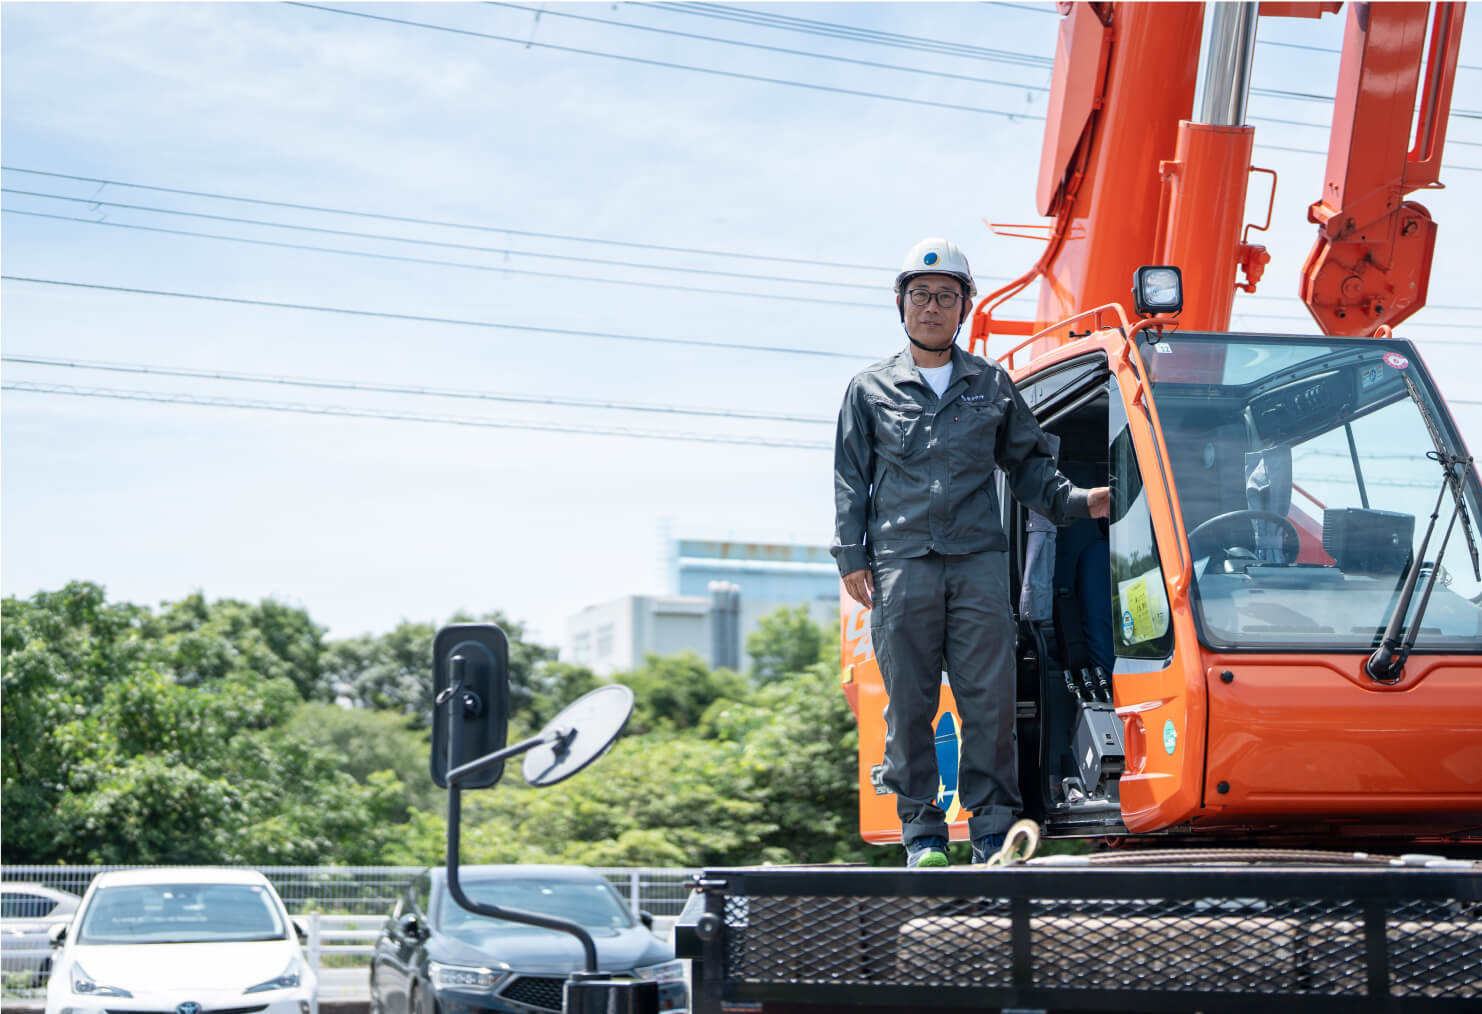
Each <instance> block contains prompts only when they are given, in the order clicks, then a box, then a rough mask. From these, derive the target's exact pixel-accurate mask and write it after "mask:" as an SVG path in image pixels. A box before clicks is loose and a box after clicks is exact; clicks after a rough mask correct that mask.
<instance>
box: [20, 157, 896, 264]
mask: <svg viewBox="0 0 1482 1014" xmlns="http://www.w3.org/2000/svg"><path fill="white" fill-rule="evenodd" d="M0 169H3V170H4V171H5V172H13V173H26V174H28V175H31V176H47V177H50V178H52V179H59V180H72V181H74V182H77V183H95V184H97V185H99V186H111V187H127V188H128V189H130V190H149V191H152V192H154V193H161V194H177V195H179V196H182V197H204V198H206V199H208V200H214V201H234V202H236V203H239V204H255V205H260V206H263V207H270V208H288V209H291V210H294V211H316V212H321V213H323V214H326V215H348V216H352V217H355V218H374V219H378V220H380V221H384V222H405V223H407V224H409V225H431V226H437V227H439V228H446V229H468V230H473V231H477V232H497V233H503V234H504V235H506V236H529V237H532V238H535V239H555V240H562V241H567V242H572V243H596V244H601V245H604V246H622V247H632V248H634V249H639V250H658V251H663V252H665V253H683V254H699V255H702V256H705V257H733V258H736V259H739V260H754V261H776V262H778V263H781V264H807V265H810V266H813V267H823V268H850V269H857V270H860V271H882V270H885V269H884V268H882V267H881V266H880V265H878V264H843V263H840V262H838V261H820V260H813V259H811V258H808V257H777V256H771V255H767V254H752V253H738V252H736V251H733V250H703V249H700V248H698V247H687V246H665V245H663V244H659V243H638V242H634V241H632V240H621V239H600V238H597V237H593V236H572V235H567V234H563V233H554V232H533V231H530V230H528V229H511V228H509V227H507V226H500V225H478V224H476V223H471V222H450V221H441V220H438V219H433V218H413V217H410V216H406V215H387V214H381V213H379V212H374V211H355V210H352V209H349V208H331V207H326V206H324V205H318V204H294V203H291V202H288V201H270V200H265V199H263V198H260V197H238V196H234V195H232V194H217V193H211V192H209V191H204V190H182V189H180V188H178V187H160V186H152V185H150V184H147V183H127V182H124V181H123V180H110V179H101V178H99V177H96V176H75V175H72V174H70V173H59V172H49V171H47V170H44V169H27V168H24V167H22V166H12V165H0Z"/></svg>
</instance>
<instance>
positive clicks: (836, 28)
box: [632, 2, 1054, 69]
mask: <svg viewBox="0 0 1482 1014" xmlns="http://www.w3.org/2000/svg"><path fill="white" fill-rule="evenodd" d="M632 6H634V7H645V8H648V9H650V10H658V11H664V12H665V13H669V14H690V15H698V16H701V17H707V18H719V19H721V20H723V21H735V22H740V23H742V24H749V25H754V26H758V27H762V28H774V29H779V30H783V31H790V32H798V33H801V34H804V35H813V36H819V37H823V38H831V39H844V40H848V41H851V42H864V43H869V44H871V45H876V46H889V47H892V48H895V49H913V50H917V51H921V52H928V53H937V54H940V55H943V56H960V57H965V58H968V59H974V60H983V61H985V62H989V63H1010V64H1018V65H1020V66H1026V67H1039V68H1043V69H1049V68H1050V67H1051V66H1052V65H1053V64H1054V61H1053V60H1052V59H1051V58H1050V57H1047V56H1030V55H1028V54H1025V53H1015V52H1013V51H1011V50H1004V49H985V48H984V47H982V46H971V45H967V44H965V43H960V42H944V41H941V40H939V39H927V38H922V37H920V36H915V35H902V34H900V33H897V32H881V31H876V30H875V29H872V28H860V27H858V26H855V25H841V24H837V23H835V22H830V21H814V20H811V19H808V18H797V17H792V16H791V15H787V14H774V13H772V12H770V11H762V10H755V9H752V8H742V7H729V6H725V5H723V4H711V3H695V2H687V3H681V4H656V3H634V4H632Z"/></svg>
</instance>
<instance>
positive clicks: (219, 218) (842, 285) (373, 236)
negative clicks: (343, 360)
mask: <svg viewBox="0 0 1482 1014" xmlns="http://www.w3.org/2000/svg"><path fill="white" fill-rule="evenodd" d="M0 193H3V194H15V195H17V196H20V197H40V198H44V199H46V200H51V201H69V202H71V203H73V204H86V205H88V206H89V207H99V208H122V209H125V210H128V211H145V212H149V213H151V214H157V215H178V216H182V217H185V218H204V219H208V220H210V221H213V222H230V223H232V224H234V225H259V226H264V227H267V228H270V229H291V230H293V231H295V232H313V233H319V234H321V235H330V236H347V237H350V238H352V239H370V240H380V241H384V242H388V243H409V244H413V245H416V246H431V247H441V248H444V249H450V250H471V251H474V252H476V253H488V254H499V255H501V256H505V257H511V256H513V257H535V258H540V259H544V260H557V261H576V262H578V263H581V264H602V265H605V266H608V267H620V268H640V269H642V270H646V271H675V272H681V273H683V274H692V275H717V276H722V277H726V278H744V279H747V280H748V281H759V282H787V283H790V284H795V285H822V286H825V287H828V288H838V289H864V290H866V291H869V292H880V291H882V290H883V288H884V286H883V285H865V284H863V283H861V282H833V281H826V280H823V279H816V278H797V277H788V276H786V275H756V274H749V273H747V272H744V271H721V270H719V269H717V268H686V267H680V266H676V265H670V264H648V263H644V262H641V261H619V260H611V259H608V258H603V257H580V256H577V255H574V254H552V253H540V252H536V251H529V250H513V249H509V248H504V247H492V246H479V245H478V244H476V243H449V242H446V241H442V240H433V239H414V238H411V237H408V236H392V235H388V234H386V233H378V232H356V231H354V230H353V229H328V228H324V227H322V226H316V225H296V224H293V223H289V222H273V221H269V220H267V219H262V218H241V217H238V216H234V215H212V214H207V213H206V212H202V211H181V210H178V209H176V208H160V207H154V206H151V205H147V204H125V203H123V202H121V201H102V200H98V199H97V198H95V197H69V196H67V195H65V194H47V193H42V192H40V191H36V190H18V189H16V188H13V187H0ZM82 221H88V219H83V220H82ZM314 249H317V248H314ZM467 266H469V267H474V266H475V265H467Z"/></svg>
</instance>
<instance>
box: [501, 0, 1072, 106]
mask: <svg viewBox="0 0 1482 1014" xmlns="http://www.w3.org/2000/svg"><path fill="white" fill-rule="evenodd" d="M485 3H487V4H488V5H489V6H490V7H504V8H507V9H509V10H515V11H529V12H531V13H533V14H535V15H536V17H538V18H540V17H546V18H550V17H556V18H570V19H572V20H575V21H587V22H591V23H594V24H599V25H613V26H615V27H618V28H629V29H632V30H634V31H638V32H654V33H657V34H659V35H671V36H676V37H678V38H681V39H698V40H700V41H702V42H718V43H720V44H721V45H724V46H741V47H744V48H746V49H760V50H764V51H766V52H769V53H784V54H786V55H788V56H804V57H808V58H810V59H814V60H829V61H832V62H834V63H847V64H852V65H854V66H857V67H873V68H875V69H877V70H896V71H901V72H902V73H905V74H923V75H926V76H928V77H940V78H947V79H950V80H953V81H970V82H972V83H974V84H987V85H1001V86H1002V87H1005V88H1019V89H1023V90H1027V91H1035V92H1048V91H1049V90H1050V89H1049V87H1048V86H1045V85H1033V84H1024V83H1022V82H1019V81H995V80H993V79H992V78H985V77H973V76H972V75H970V74H953V73H950V72H949V71H944V70H927V69H926V68H924V67H902V66H901V65H900V64H896V63H877V62H876V61H874V60H856V59H852V58H851V57H847V56H833V55H831V54H829V53H814V52H810V51H808V50H805V49H787V48H785V47H782V46H767V45H763V44H762V43H759V42H743V41H742V40H740V39H725V38H721V37H720V36H717V35H697V34H695V33H693V32H676V31H674V30H673V29H669V28H655V27H654V26H652V25H636V24H633V23H632V22H629V21H614V20H612V19H610V18H594V17H590V16H588V15H584V14H572V13H570V11H566V10H555V9H552V8H549V7H527V6H525V5H524V4H512V3H502V2H497V0H485ZM630 6H631V5H630Z"/></svg>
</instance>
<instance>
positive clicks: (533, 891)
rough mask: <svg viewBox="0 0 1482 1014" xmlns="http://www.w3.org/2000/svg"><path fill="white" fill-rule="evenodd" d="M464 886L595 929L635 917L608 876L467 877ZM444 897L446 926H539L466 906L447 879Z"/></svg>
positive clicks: (478, 930)
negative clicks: (479, 912)
mask: <svg viewBox="0 0 1482 1014" xmlns="http://www.w3.org/2000/svg"><path fill="white" fill-rule="evenodd" d="M461 883H462V885H463V890H464V891H465V892H466V893H467V894H468V896H469V897H470V898H472V899H473V900H474V901H476V902H482V903H484V904H489V905H498V906H499V907H501V908H513V909H519V910H520V911H522V912H535V913H537V914H539V915H549V916H555V917H556V918H558V919H565V920H567V921H569V922H574V923H577V924H578V925H580V926H584V927H586V928H587V929H589V930H618V929H628V928H629V927H631V926H632V925H633V917H632V916H631V915H630V914H629V913H628V909H627V907H626V906H625V905H624V904H623V902H622V899H621V898H619V897H618V894H617V892H616V891H614V890H613V889H612V887H611V886H610V885H609V884H608V883H607V881H605V880H596V881H576V880H543V879H539V878H535V877H531V878H528V879H527V878H512V879H505V878H498V879H489V880H463V881H461ZM439 901H440V906H439V908H440V914H441V918H440V923H441V925H440V927H439V928H440V929H442V930H443V931H444V932H446V933H452V934H455V935H461V934H468V935H470V936H479V937H482V936H487V935H488V934H490V933H493V932H499V933H506V932H507V933H529V932H531V931H533V930H534V929H535V927H532V926H528V925H526V924H524V923H513V922H508V921H506V920H503V919H490V918H488V917H486V916H481V915H475V914H474V913H472V912H470V911H468V910H467V909H465V908H462V907H460V906H459V905H458V904H457V903H456V902H455V901H453V899H452V897H451V896H450V895H449V894H448V889H447V885H446V884H444V885H443V888H442V894H441V897H440V898H439Z"/></svg>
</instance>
